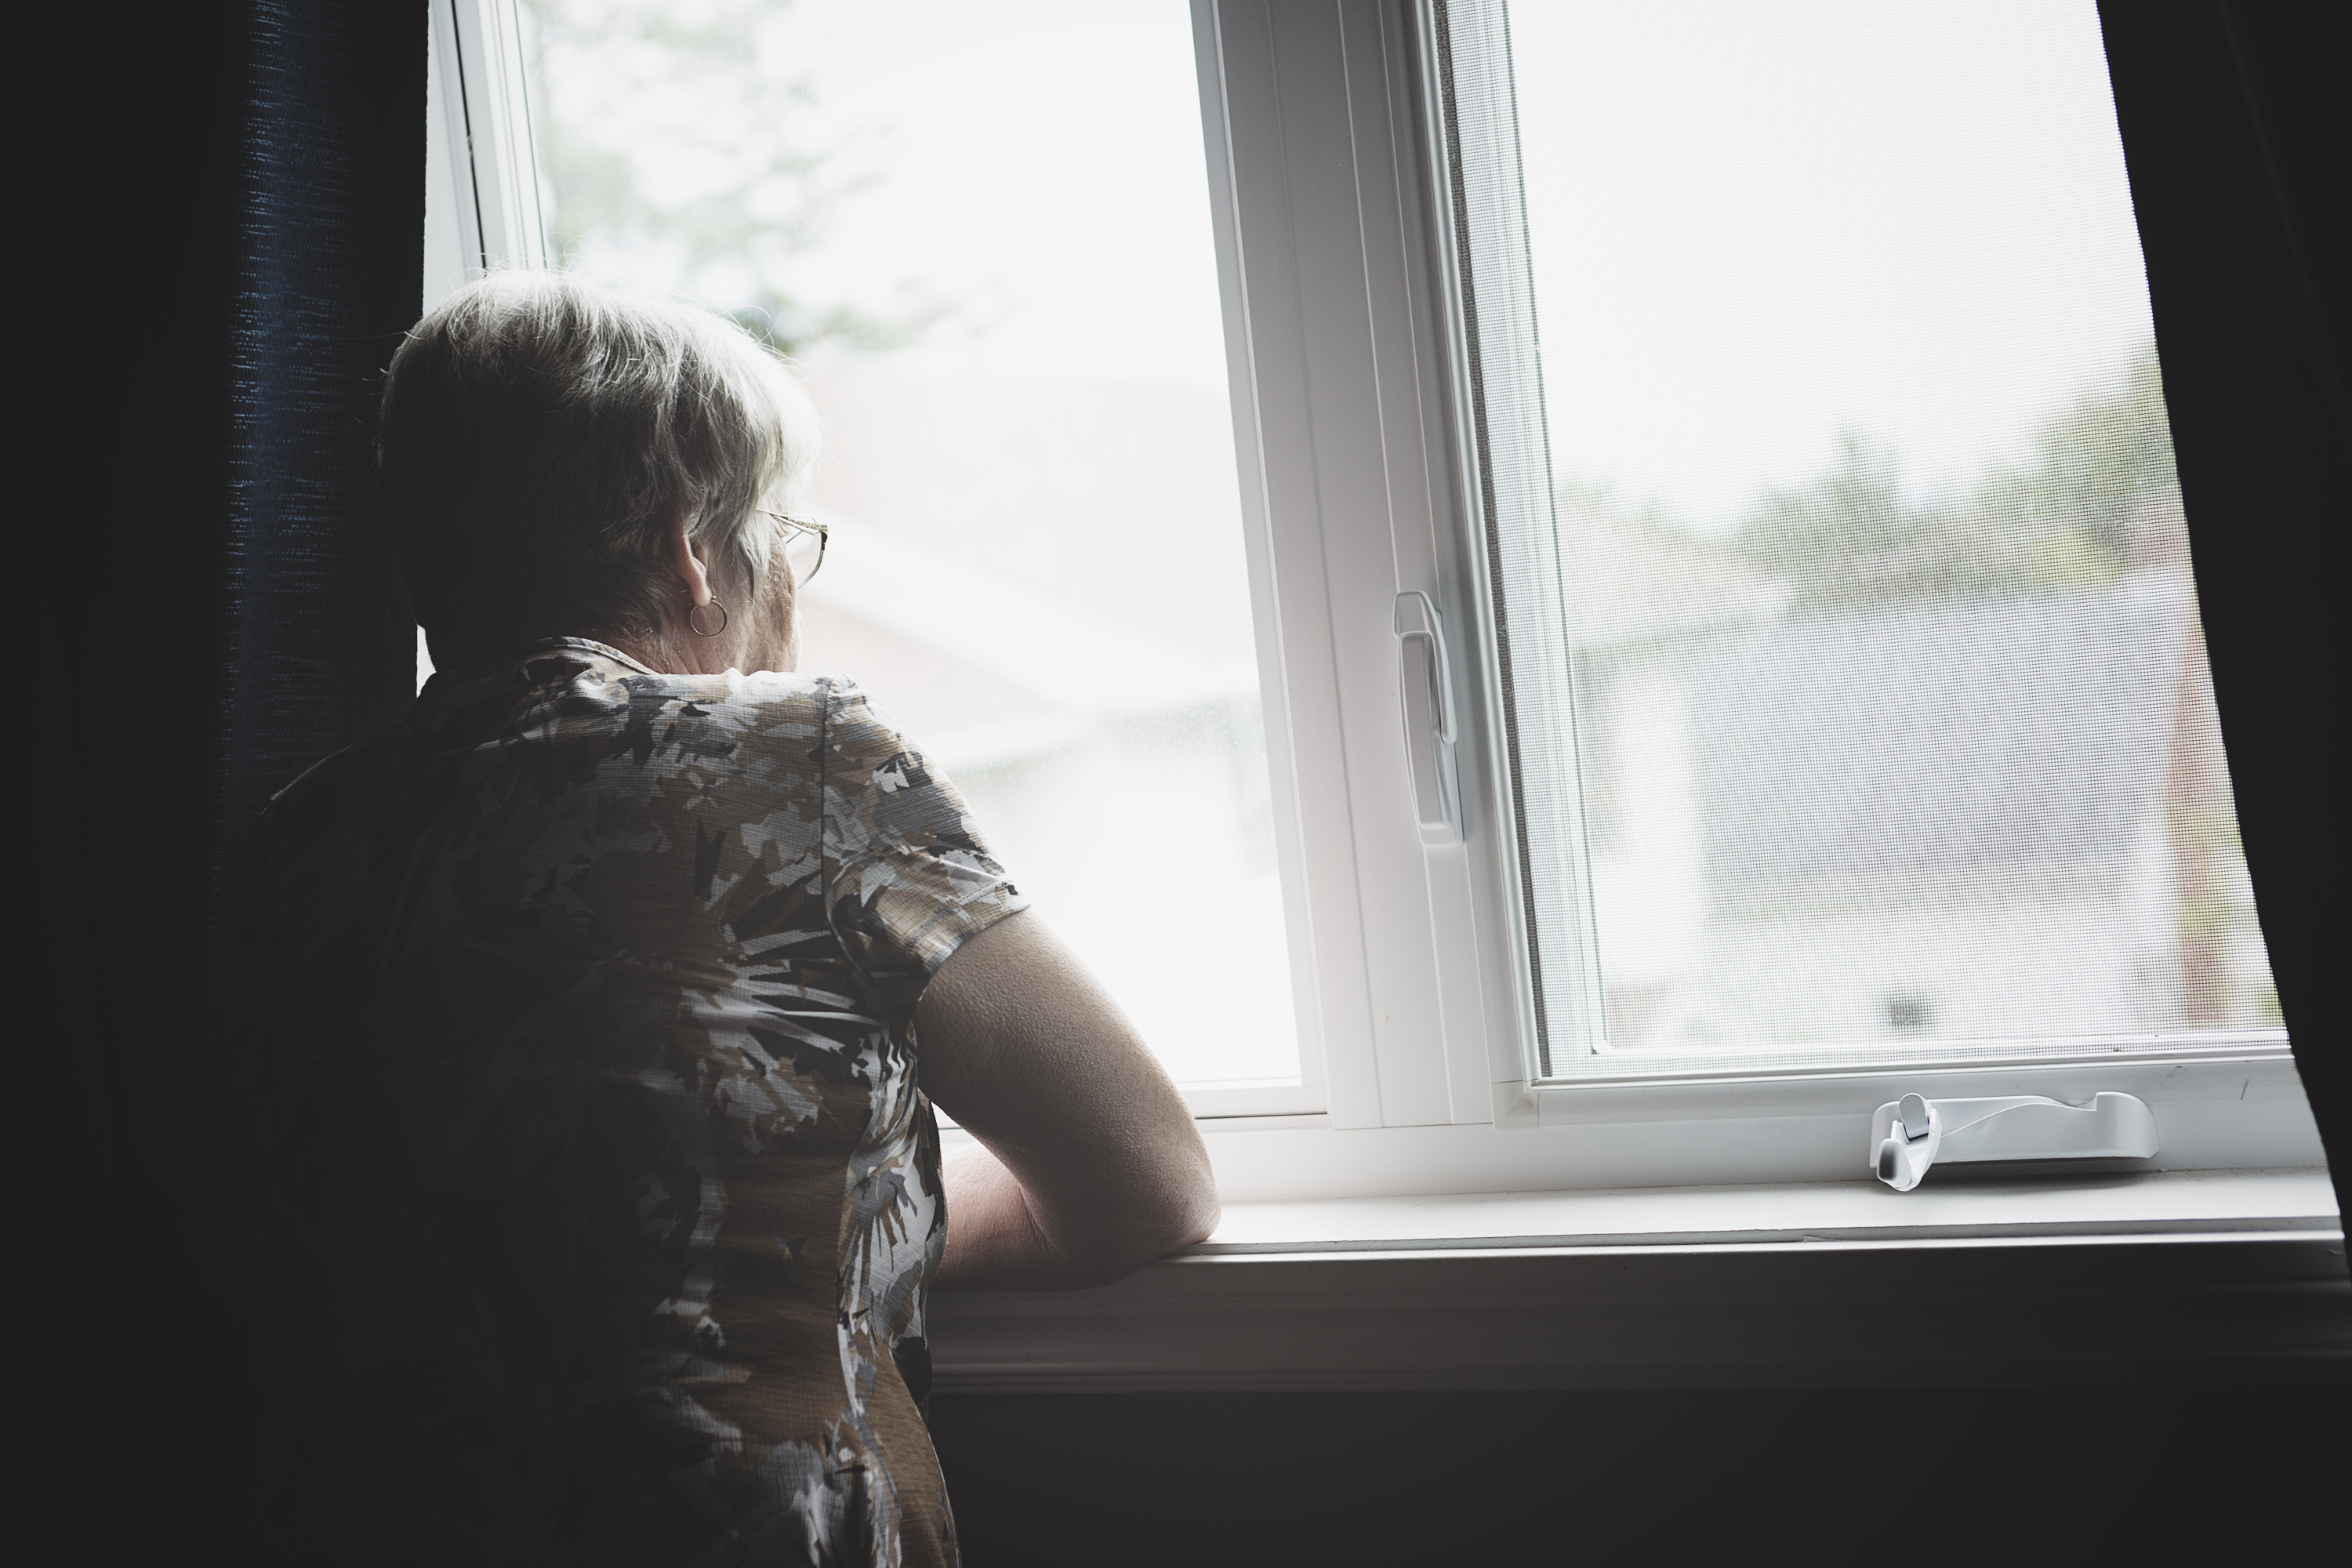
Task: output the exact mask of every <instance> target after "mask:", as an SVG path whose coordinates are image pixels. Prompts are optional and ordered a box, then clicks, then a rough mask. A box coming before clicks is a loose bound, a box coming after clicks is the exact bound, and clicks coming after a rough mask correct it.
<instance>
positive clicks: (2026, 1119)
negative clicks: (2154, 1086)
mask: <svg viewBox="0 0 2352 1568" xmlns="http://www.w3.org/2000/svg"><path fill="white" fill-rule="evenodd" d="M1870 1150H1871V1155H1870V1163H1871V1170H1872V1172H1873V1173H1874V1174H1876V1176H1877V1177H1878V1179H1879V1180H1880V1181H1882V1182H1885V1184H1887V1185H1888V1186H1890V1187H1893V1188H1894V1189H1895V1191H1896V1192H1898V1193H1907V1192H1909V1191H1910V1190H1911V1189H1912V1188H1914V1187H1916V1186H1917V1185H1918V1184H1919V1178H1920V1177H1922V1176H1925V1175H1926V1174H1927V1167H1928V1166H1930V1165H1933V1164H1935V1163H1937V1161H1942V1162H1943V1163H1946V1164H1957V1163H1960V1162H1962V1161H1974V1160H2145V1159H2147V1158H2149V1157H2150V1156H2151V1155H2153V1154H2154V1153H2155V1152H2156V1117H2155V1115H2154V1114H2153V1113H2152V1112H2150V1111H2149V1110H2148V1108H2147V1104H2146V1102H2144V1101H2143V1100H2140V1098H2139V1097H2138V1096H2137V1095H2131V1094H2099V1095H2095V1096H2093V1097H2092V1100H2091V1103H2090V1104H2088V1105H2083V1106H2076V1105H2068V1104H2066V1103H2064V1102H2063V1101H2062V1100H2047V1099H2044V1098H2043V1097H2042V1096H2041V1095H2038V1094H2011V1095H2004V1096H2000V1097H1996V1098H1993V1099H1989V1100H1928V1099H1927V1098H1925V1097H1923V1096H1920V1095H1916V1094H1906V1095H1905V1096H1904V1097H1903V1098H1902V1099H1900V1100H1889V1101H1888V1102H1887V1103H1886V1104H1885V1105H1882V1106H1880V1107H1879V1108H1878V1110H1876V1112H1874V1114H1873V1115H1872V1117H1871V1119H1870Z"/></svg>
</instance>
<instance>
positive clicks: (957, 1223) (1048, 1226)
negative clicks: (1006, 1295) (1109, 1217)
mask: <svg viewBox="0 0 2352 1568" xmlns="http://www.w3.org/2000/svg"><path fill="white" fill-rule="evenodd" d="M941 1176H942V1178H943V1181H944V1184H945V1186H946V1188H947V1207H948V1240H947V1248H946V1252H945V1254H944V1256H943V1257H942V1258H940V1269H939V1272H938V1273H937V1274H935V1275H934V1276H932V1279H931V1284H932V1288H933V1289H940V1290H1076V1289H1086V1288H1087V1287H1088V1286H1092V1285H1104V1284H1108V1283H1109V1282H1110V1281H1111V1280H1113V1279H1118V1278H1120V1277H1121V1276H1123V1275H1125V1274H1127V1273H1129V1272H1130V1271H1131V1270H1133V1269H1134V1268H1137V1267H1138V1266H1139V1265H1140V1264H1142V1263H1145V1262H1147V1261H1149V1260H1150V1258H1153V1257H1155V1256H1157V1255H1158V1253H1159V1251H1160V1250H1161V1249H1160V1248H1159V1247H1155V1246H1153V1245H1152V1242H1153V1240H1154V1239H1157V1238H1146V1237H1141V1236H1139V1235H1135V1234H1129V1235H1124V1236H1118V1237H1108V1236H1097V1237H1078V1238H1069V1237H1065V1236H1064V1235H1062V1234H1060V1233H1062V1232H1066V1231H1068V1230H1069V1229H1071V1228H1073V1227H1071V1226H1066V1225H1065V1226H1055V1224H1054V1222H1053V1216H1052V1215H1048V1214H1045V1213H1043V1212H1041V1211H1040V1209H1039V1208H1038V1206H1037V1204H1036V1201H1035V1200H1034V1199H1033V1198H1032V1197H1031V1195H1030V1194H1027V1193H1025V1192H1024V1191H1023V1190H1022V1187H1021V1184H1020V1182H1019V1181H1018V1180H1017V1179H1016V1178H1015V1177H1014V1176H1013V1173H1012V1172H1011V1171H1010V1170H1008V1169H1006V1168H1005V1165H1004V1163H1003V1161H1002V1160H999V1159H998V1158H997V1157H996V1156H995V1155H994V1154H992V1153H991V1152H989V1151H988V1150H987V1149H986V1148H984V1147H982V1145H980V1144H978V1143H973V1144H970V1145H967V1146H966V1147H964V1148H961V1149H959V1150H957V1151H955V1152H953V1153H951V1154H950V1155H949V1156H948V1158H947V1160H946V1162H945V1164H944V1167H943V1169H942V1171H941ZM1191 1239H1192V1237H1176V1238H1175V1239H1174V1241H1173V1242H1171V1245H1173V1246H1181V1245H1182V1243H1183V1242H1184V1241H1187V1240H1191Z"/></svg>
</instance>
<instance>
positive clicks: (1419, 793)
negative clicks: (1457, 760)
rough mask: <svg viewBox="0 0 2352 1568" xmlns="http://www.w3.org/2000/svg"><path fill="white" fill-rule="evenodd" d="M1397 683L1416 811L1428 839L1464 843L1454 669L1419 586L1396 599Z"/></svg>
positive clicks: (1433, 612)
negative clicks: (1456, 757) (1457, 780)
mask: <svg viewBox="0 0 2352 1568" xmlns="http://www.w3.org/2000/svg"><path fill="white" fill-rule="evenodd" d="M1396 635H1397V661H1398V672H1397V685H1398V689H1399V690H1400V692H1401V693H1402V696H1403V698H1404V751H1405V758H1406V761H1407V763H1408V764H1409V765H1410V767H1411V769H1412V804H1413V813H1414V815H1415V816H1418V817H1419V818H1420V821H1421V841H1422V842H1423V844H1459V843H1460V842H1462V802H1461V794H1460V791H1459V790H1458V788H1457V787H1456V784H1455V780H1454V733H1455V727H1454V668H1453V665H1452V664H1451V663H1450V662H1449V661H1448V660H1447V658H1446V657H1445V625H1444V622H1443V621H1441V620H1439V619H1438V617H1437V606H1436V605H1433V604H1431V603H1430V602H1429V595H1426V594H1423V593H1422V592H1420V591H1418V590H1415V591H1413V592H1412V593H1407V594H1399V595H1397V598H1396Z"/></svg>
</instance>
